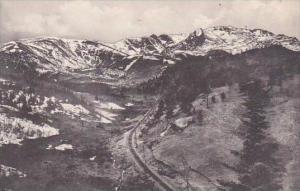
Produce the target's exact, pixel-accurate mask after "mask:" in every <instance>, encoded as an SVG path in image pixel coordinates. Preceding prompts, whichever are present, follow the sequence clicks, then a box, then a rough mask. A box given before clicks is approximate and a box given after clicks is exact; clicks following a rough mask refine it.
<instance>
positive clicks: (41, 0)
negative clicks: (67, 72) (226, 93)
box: [0, 0, 300, 44]
mask: <svg viewBox="0 0 300 191" xmlns="http://www.w3.org/2000/svg"><path fill="white" fill-rule="evenodd" d="M220 25H231V26H236V27H248V28H252V29H253V28H261V29H266V30H269V31H271V32H274V33H276V34H286V35H288V36H295V37H297V38H298V39H300V1H299V0H185V1H183V0H182V1H179V0H178V1H176V0H165V1H159V0H154V1H147V0H144V1H142V0H131V1H130V0H123V1H122V0H118V1H117V0H116V1H111V0H110V1H108V0H107V1H99V0H98V1H97V0H92V1H87V0H81V1H68V0H60V1H59V0H0V44H2V43H5V42H8V41H12V40H18V39H22V38H31V37H41V36H55V37H61V38H73V39H89V40H99V41H103V42H114V41H117V40H120V39H123V38H126V37H137V36H147V35H151V34H163V33H171V34H174V33H190V32H192V31H193V30H195V29H197V28H207V27H211V26H220Z"/></svg>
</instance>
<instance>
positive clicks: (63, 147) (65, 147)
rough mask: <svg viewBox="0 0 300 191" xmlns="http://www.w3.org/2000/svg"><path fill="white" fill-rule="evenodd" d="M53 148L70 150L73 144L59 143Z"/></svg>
mask: <svg viewBox="0 0 300 191" xmlns="http://www.w3.org/2000/svg"><path fill="white" fill-rule="evenodd" d="M55 149H56V150H59V151H65V150H72V149H73V146H72V145H70V144H61V145H58V146H56V147H55Z"/></svg>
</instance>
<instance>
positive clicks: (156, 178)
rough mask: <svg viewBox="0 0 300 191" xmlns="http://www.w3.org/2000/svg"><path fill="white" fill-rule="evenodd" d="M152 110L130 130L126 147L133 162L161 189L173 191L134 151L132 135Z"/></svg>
mask: <svg viewBox="0 0 300 191" xmlns="http://www.w3.org/2000/svg"><path fill="white" fill-rule="evenodd" d="M151 111H152V110H149V111H148V112H147V113H146V114H145V115H144V117H143V118H142V119H141V120H140V121H139V122H138V123H137V124H136V126H135V127H134V128H133V129H132V130H130V133H129V136H128V145H129V150H130V152H131V154H132V156H133V158H134V160H135V162H136V163H137V164H138V165H139V166H140V167H141V168H142V169H143V170H144V172H145V173H147V174H148V175H149V176H150V177H151V178H152V179H153V180H154V181H155V182H156V183H157V184H158V185H159V187H161V188H162V189H164V190H165V191H175V189H173V188H172V187H171V186H170V185H169V184H168V183H166V182H165V181H164V180H162V178H160V177H159V175H157V174H156V173H155V172H154V171H153V170H151V168H150V167H149V166H148V165H147V164H146V163H145V162H144V161H143V160H142V158H141V156H140V155H139V154H138V152H137V151H136V149H135V145H134V133H135V132H136V130H137V129H138V127H139V126H140V124H141V123H142V122H143V121H144V120H145V119H146V118H147V117H148V116H149V114H150V113H151Z"/></svg>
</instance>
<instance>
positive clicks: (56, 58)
mask: <svg viewBox="0 0 300 191" xmlns="http://www.w3.org/2000/svg"><path fill="white" fill-rule="evenodd" d="M126 55H127V54H126V53H123V52H121V51H119V50H116V49H114V48H111V47H108V46H106V45H105V44H102V43H99V42H94V41H88V40H70V39H58V38H51V37H49V38H38V39H26V40H19V41H13V42H9V43H6V44H4V46H3V47H2V48H1V49H0V56H1V58H2V60H6V59H5V58H7V59H9V60H10V61H12V62H13V63H14V62H16V61H20V60H21V62H23V63H24V64H25V65H26V64H28V63H33V66H34V68H35V69H36V70H37V71H39V72H46V71H61V72H64V71H71V70H74V69H86V68H91V67H95V66H98V65H104V64H111V63H113V62H114V61H115V60H118V59H120V58H122V57H124V56H126ZM12 56H13V57H12ZM16 58H17V60H16Z"/></svg>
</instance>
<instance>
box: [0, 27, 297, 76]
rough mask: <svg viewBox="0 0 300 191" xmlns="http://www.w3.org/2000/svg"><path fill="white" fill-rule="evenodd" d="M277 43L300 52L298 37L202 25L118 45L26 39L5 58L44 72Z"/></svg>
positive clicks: (1, 53) (10, 46)
mask: <svg viewBox="0 0 300 191" xmlns="http://www.w3.org/2000/svg"><path fill="white" fill-rule="evenodd" d="M271 45H281V46H283V47H285V48H287V49H290V50H292V51H296V52H299V51H300V42H299V40H298V39H297V38H295V37H289V36H286V35H282V34H278V35H276V34H274V33H272V32H269V31H266V30H263V29H247V28H237V27H232V26H215V27H209V28H205V29H202V28H199V29H196V30H194V31H193V32H192V33H189V34H171V35H168V34H161V35H155V34H152V35H150V36H144V37H136V38H126V39H123V40H119V41H116V42H114V43H103V42H100V41H90V40H74V39H64V38H57V37H45V38H42V37H38V38H30V39H21V40H18V41H11V42H8V43H5V44H4V45H3V46H2V47H1V48H0V58H2V59H1V60H7V61H8V62H12V63H14V62H16V61H13V60H15V59H14V58H11V56H12V55H13V57H18V58H17V60H18V62H23V64H26V63H28V62H29V63H31V62H32V63H34V65H35V70H36V71H38V73H44V72H48V71H60V72H70V71H73V70H84V69H91V68H97V67H98V68H99V67H102V66H104V67H106V66H111V65H114V64H115V63H120V62H124V60H128V59H132V58H134V57H136V58H139V57H140V56H145V57H146V56H152V57H156V58H159V59H160V58H166V59H171V60H174V59H175V60H176V55H180V54H187V55H194V56H199V55H201V56H204V55H207V54H208V53H209V52H210V51H213V50H223V51H225V52H228V53H230V54H233V55H235V54H240V53H242V52H246V51H248V50H252V49H256V48H258V49H260V48H265V47H269V46H271ZM22 59H23V60H22ZM8 67H9V66H8Z"/></svg>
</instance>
